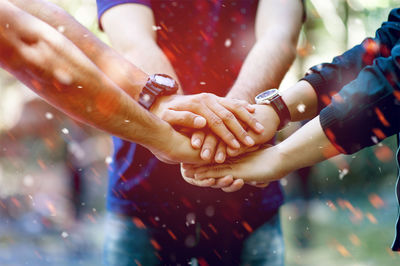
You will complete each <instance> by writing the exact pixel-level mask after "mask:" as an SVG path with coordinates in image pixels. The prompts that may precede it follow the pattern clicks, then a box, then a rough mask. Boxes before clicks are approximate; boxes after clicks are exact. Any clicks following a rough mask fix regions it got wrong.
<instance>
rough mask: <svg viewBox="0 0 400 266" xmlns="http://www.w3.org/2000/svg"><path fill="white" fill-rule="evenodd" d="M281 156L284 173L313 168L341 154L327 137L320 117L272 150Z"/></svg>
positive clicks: (281, 166)
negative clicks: (308, 167)
mask: <svg viewBox="0 0 400 266" xmlns="http://www.w3.org/2000/svg"><path fill="white" fill-rule="evenodd" d="M270 149H275V150H276V151H277V153H278V154H279V157H278V158H279V159H280V160H279V161H280V162H281V165H280V166H279V167H280V168H281V170H282V172H284V173H290V172H293V171H295V170H297V169H300V168H304V167H307V166H312V165H314V164H316V163H319V162H321V161H324V160H326V159H329V158H331V157H333V156H336V155H338V154H339V151H338V150H337V149H336V148H335V147H334V145H333V144H332V143H331V142H330V141H329V139H328V138H327V137H326V135H325V133H324V131H323V129H322V127H321V124H320V121H319V117H315V118H314V119H312V120H311V121H310V122H308V123H307V124H305V125H304V126H303V127H302V128H300V129H299V130H297V131H296V132H295V133H293V134H292V135H291V136H290V137H288V138H287V139H285V140H284V141H283V142H281V143H279V144H278V145H276V146H274V147H272V148H270Z"/></svg>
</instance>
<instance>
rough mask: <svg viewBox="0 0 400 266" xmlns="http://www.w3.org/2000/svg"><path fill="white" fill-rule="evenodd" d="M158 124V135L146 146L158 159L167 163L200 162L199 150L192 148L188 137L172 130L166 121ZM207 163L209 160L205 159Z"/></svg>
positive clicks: (201, 161) (202, 161)
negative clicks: (160, 124)
mask: <svg viewBox="0 0 400 266" xmlns="http://www.w3.org/2000/svg"><path fill="white" fill-rule="evenodd" d="M163 123H164V124H165V125H162V126H160V129H158V130H159V132H160V133H159V134H157V136H159V137H158V138H157V139H155V140H154V141H153V142H152V144H151V146H146V148H148V149H149V150H150V151H151V152H152V153H153V154H154V155H155V156H156V157H157V158H158V159H159V160H160V161H162V162H164V163H168V164H178V163H181V162H185V163H190V164H201V163H204V160H202V159H201V158H200V154H199V150H195V149H193V147H192V146H191V144H190V139H189V138H188V137H187V136H185V135H183V134H182V133H180V132H178V131H176V130H174V129H173V128H172V127H171V126H170V125H169V124H168V123H166V122H163ZM207 162H208V163H210V162H211V160H208V161H207Z"/></svg>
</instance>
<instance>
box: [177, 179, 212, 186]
mask: <svg viewBox="0 0 400 266" xmlns="http://www.w3.org/2000/svg"><path fill="white" fill-rule="evenodd" d="M183 179H184V180H185V181H186V182H187V183H189V184H191V185H193V186H197V187H211V186H213V185H214V184H215V179H214V178H209V179H204V180H195V179H193V178H187V177H183Z"/></svg>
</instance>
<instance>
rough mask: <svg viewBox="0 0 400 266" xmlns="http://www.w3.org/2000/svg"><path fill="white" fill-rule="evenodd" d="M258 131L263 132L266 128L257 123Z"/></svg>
mask: <svg viewBox="0 0 400 266" xmlns="http://www.w3.org/2000/svg"><path fill="white" fill-rule="evenodd" d="M256 129H257V130H258V131H260V132H261V131H263V130H264V126H263V125H261V124H260V123H258V122H257V123H256Z"/></svg>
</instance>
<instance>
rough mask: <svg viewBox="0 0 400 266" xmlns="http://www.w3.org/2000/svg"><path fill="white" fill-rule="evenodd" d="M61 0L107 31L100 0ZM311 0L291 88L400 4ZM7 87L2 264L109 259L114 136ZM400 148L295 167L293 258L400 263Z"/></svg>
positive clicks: (1, 94)
mask: <svg viewBox="0 0 400 266" xmlns="http://www.w3.org/2000/svg"><path fill="white" fill-rule="evenodd" d="M293 1H295V0H293ZM53 2H55V3H57V4H59V5H61V6H62V7H63V8H65V9H66V10H67V11H68V12H69V13H71V14H72V15H73V16H74V17H75V18H76V19H77V20H78V21H80V22H81V23H82V24H83V25H85V26H86V27H88V28H89V29H90V30H91V31H93V32H95V33H96V34H97V35H98V36H99V37H100V38H101V39H102V40H104V41H106V42H107V39H106V37H105V36H104V34H103V33H101V32H100V31H99V29H98V26H97V18H96V4H95V0H58V1H53ZM306 2H307V21H306V23H305V24H304V26H303V29H302V33H301V38H300V40H299V45H298V57H297V59H296V61H295V63H294V64H293V66H292V68H291V70H290V71H289V73H288V74H287V75H286V77H285V79H284V81H283V82H282V85H281V87H280V89H282V90H284V89H286V88H288V87H289V86H290V85H291V84H293V83H295V82H296V81H297V80H298V79H299V78H300V77H301V76H302V75H303V74H304V73H305V71H306V70H307V69H308V68H309V67H311V66H313V65H315V64H317V63H321V62H326V61H330V60H331V59H332V57H333V56H335V55H338V54H340V53H342V52H344V51H345V50H347V49H348V48H351V47H352V46H354V45H355V44H358V43H360V42H361V41H362V40H363V39H364V38H365V37H367V36H373V35H374V32H375V30H376V29H377V28H378V27H379V26H380V24H381V23H382V22H383V21H385V20H386V19H387V15H388V13H389V11H390V9H391V8H394V7H398V6H399V4H400V0H307V1H306ZM0 86H1V87H2V90H1V91H0V130H1V136H0V145H1V146H0V148H1V149H0V152H1V153H0V265H100V264H101V253H102V241H103V239H102V231H103V228H102V226H103V215H104V203H105V191H106V186H107V163H109V161H110V157H109V156H110V154H111V149H112V147H111V141H110V138H109V136H107V135H105V134H103V133H100V132H98V131H96V130H94V129H91V128H87V127H85V126H82V125H80V124H78V123H76V122H74V121H71V120H70V119H68V118H66V117H65V116H64V115H62V114H61V113H59V112H57V111H56V110H55V109H54V108H52V107H50V106H49V105H47V104H46V103H44V102H43V101H41V100H40V99H38V98H37V97H36V96H35V95H34V94H33V93H31V92H30V90H28V89H26V88H25V87H24V86H23V85H21V84H20V83H18V82H17V81H15V80H14V78H12V77H11V76H10V75H9V74H7V73H5V72H4V71H0ZM296 126H297V125H292V127H290V128H288V129H286V130H285V131H284V132H283V134H282V135H283V136H284V135H289V134H290V133H291V132H292V131H293V130H294V129H295V128H296ZM349 134H351V132H349ZM395 147H396V143H395V139H394V138H393V137H391V138H389V139H387V140H385V141H384V142H383V143H381V144H379V145H377V146H375V147H372V148H369V149H366V150H363V151H362V152H359V153H356V154H354V155H349V156H338V157H336V158H334V159H332V160H330V161H327V162H324V163H321V164H319V165H317V166H315V167H313V168H312V169H311V171H310V173H309V175H307V174H306V176H308V177H307V178H303V179H301V178H300V177H299V176H298V174H297V173H294V174H292V175H291V176H288V177H286V178H284V179H283V180H282V181H281V183H282V185H283V187H284V188H285V190H286V196H287V203H286V204H285V205H284V206H283V208H282V211H281V218H282V224H283V230H284V236H285V241H286V262H287V265H307V266H308V265H324V266H325V265H327V266H329V265H360V266H361V265H378V266H381V265H400V255H399V254H397V253H393V252H391V251H390V245H391V243H392V240H393V236H394V224H395V219H396V215H397V211H398V210H397V205H396V199H395V194H394V184H395V181H396V166H395V162H394V153H395ZM266 241H268V240H266Z"/></svg>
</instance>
